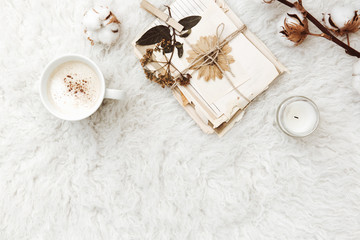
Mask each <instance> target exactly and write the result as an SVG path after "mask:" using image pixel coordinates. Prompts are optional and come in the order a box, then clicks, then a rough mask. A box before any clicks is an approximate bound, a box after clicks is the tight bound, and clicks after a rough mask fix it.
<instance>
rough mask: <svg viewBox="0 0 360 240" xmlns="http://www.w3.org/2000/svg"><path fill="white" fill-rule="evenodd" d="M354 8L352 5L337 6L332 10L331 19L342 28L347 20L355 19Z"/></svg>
mask: <svg viewBox="0 0 360 240" xmlns="http://www.w3.org/2000/svg"><path fill="white" fill-rule="evenodd" d="M354 12H355V11H354V9H353V8H351V7H347V6H344V7H340V6H336V7H334V9H333V10H332V11H331V20H332V21H333V22H334V23H335V25H336V26H337V27H338V28H342V27H344V26H345V24H346V23H347V22H349V21H350V20H352V19H353V17H354Z"/></svg>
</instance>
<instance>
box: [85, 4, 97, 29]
mask: <svg viewBox="0 0 360 240" xmlns="http://www.w3.org/2000/svg"><path fill="white" fill-rule="evenodd" d="M83 25H84V26H86V28H87V30H90V31H92V30H97V29H100V28H101V21H100V19H99V17H98V14H97V13H96V12H95V11H94V9H90V10H89V11H88V12H87V13H85V15H84V18H83Z"/></svg>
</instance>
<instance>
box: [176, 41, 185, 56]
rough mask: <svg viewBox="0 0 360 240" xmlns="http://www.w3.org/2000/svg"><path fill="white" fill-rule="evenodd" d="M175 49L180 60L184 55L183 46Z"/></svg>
mask: <svg viewBox="0 0 360 240" xmlns="http://www.w3.org/2000/svg"><path fill="white" fill-rule="evenodd" d="M176 48H177V50H178V56H179V58H181V57H182V56H183V55H184V46H183V45H182V44H181V46H180V47H177V46H176Z"/></svg>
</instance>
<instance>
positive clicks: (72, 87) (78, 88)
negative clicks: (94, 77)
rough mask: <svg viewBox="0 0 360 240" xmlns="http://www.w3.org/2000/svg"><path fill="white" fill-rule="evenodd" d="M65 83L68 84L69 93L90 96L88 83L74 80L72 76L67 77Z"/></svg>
mask: <svg viewBox="0 0 360 240" xmlns="http://www.w3.org/2000/svg"><path fill="white" fill-rule="evenodd" d="M64 83H65V84H66V87H67V90H68V92H72V93H74V94H75V95H77V94H78V93H81V94H82V95H85V94H86V95H88V84H87V83H88V81H86V80H84V79H82V80H74V78H73V77H72V76H71V75H67V76H66V77H65V78H64Z"/></svg>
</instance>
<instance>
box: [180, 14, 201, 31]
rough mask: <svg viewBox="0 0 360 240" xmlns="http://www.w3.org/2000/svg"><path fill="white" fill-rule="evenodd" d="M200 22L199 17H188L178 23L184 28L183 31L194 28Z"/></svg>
mask: <svg viewBox="0 0 360 240" xmlns="http://www.w3.org/2000/svg"><path fill="white" fill-rule="evenodd" d="M200 20H201V17H200V16H189V17H186V18H183V19H181V20H180V21H179V23H180V24H181V25H183V26H184V29H183V30H184V31H185V30H189V29H191V28H193V27H195V26H196V25H197V24H198V23H199V22H200Z"/></svg>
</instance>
